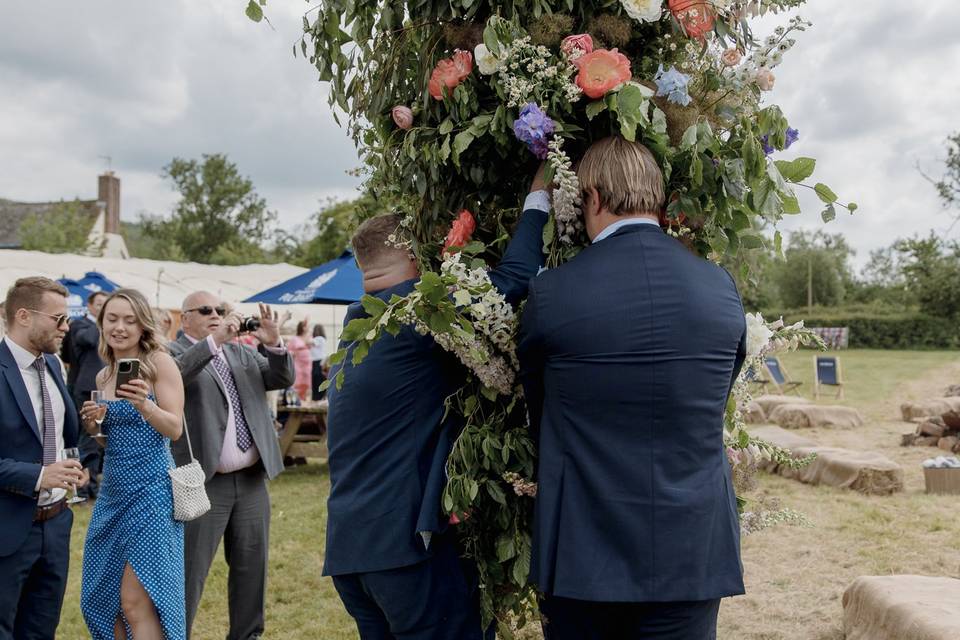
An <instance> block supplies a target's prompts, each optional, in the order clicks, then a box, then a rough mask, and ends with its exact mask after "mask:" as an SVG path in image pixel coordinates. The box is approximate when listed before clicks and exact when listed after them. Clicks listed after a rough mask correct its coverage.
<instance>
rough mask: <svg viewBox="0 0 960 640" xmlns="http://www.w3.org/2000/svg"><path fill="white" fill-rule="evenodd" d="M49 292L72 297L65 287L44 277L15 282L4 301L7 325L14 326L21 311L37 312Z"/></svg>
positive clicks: (31, 277)
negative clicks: (31, 310) (18, 312)
mask: <svg viewBox="0 0 960 640" xmlns="http://www.w3.org/2000/svg"><path fill="white" fill-rule="evenodd" d="M47 292H50V293H56V294H59V295H61V296H63V297H64V298H66V297H68V296H69V295H70V294H69V293H68V292H67V288H66V287H65V286H63V285H62V284H60V283H59V282H57V281H56V280H51V279H50V278H44V277H43V276H30V277H28V278H20V279H19V280H17V281H16V282H14V283H13V286H12V287H10V288H9V289H8V290H7V299H6V300H5V301H4V308H3V310H4V314H5V315H6V320H7V324H8V325H12V324H13V322H14V318H16V317H17V311H19V310H20V309H33V310H36V308H37V307H39V306H40V302H41V301H42V300H43V294H45V293H47Z"/></svg>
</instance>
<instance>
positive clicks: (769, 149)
mask: <svg viewBox="0 0 960 640" xmlns="http://www.w3.org/2000/svg"><path fill="white" fill-rule="evenodd" d="M799 139H800V132H799V131H797V130H796V129H794V128H793V127H787V134H786V141H785V142H784V144H783V149H784V151H786V150H787V149H789V148H790V146H791V145H792V144H793V143H794V142H796V141H797V140H799ZM760 144H761V145H763V152H764V153H765V154H767V155H770V154H771V153H773V152H774V151H776V149H774V148H773V145H771V144H770V134H767V135H765V136H763V137H762V138H760Z"/></svg>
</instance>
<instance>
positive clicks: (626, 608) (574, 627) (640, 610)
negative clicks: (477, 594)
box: [540, 596, 720, 640]
mask: <svg viewBox="0 0 960 640" xmlns="http://www.w3.org/2000/svg"><path fill="white" fill-rule="evenodd" d="M719 611H720V600H702V601H694V602H588V601H586V600H573V599H570V598H558V597H556V596H545V597H544V598H543V599H542V600H541V601H540V615H541V618H542V619H541V623H542V625H543V637H544V639H545V640H635V639H639V638H644V639H646V638H651V639H654V638H655V639H656V640H716V637H717V613H718V612H719Z"/></svg>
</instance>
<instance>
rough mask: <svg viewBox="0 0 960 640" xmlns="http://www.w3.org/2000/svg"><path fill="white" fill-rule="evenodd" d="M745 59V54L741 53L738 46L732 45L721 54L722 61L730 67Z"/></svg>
mask: <svg viewBox="0 0 960 640" xmlns="http://www.w3.org/2000/svg"><path fill="white" fill-rule="evenodd" d="M742 59H743V54H742V53H740V50H739V49H737V48H736V47H730V48H729V49H727V50H726V51H724V52H723V54H722V55H721V56H720V61H721V62H723V64H725V65H727V66H728V67H735V66H737V65H738V64H740V60H742Z"/></svg>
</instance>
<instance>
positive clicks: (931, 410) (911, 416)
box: [900, 398, 960, 422]
mask: <svg viewBox="0 0 960 640" xmlns="http://www.w3.org/2000/svg"><path fill="white" fill-rule="evenodd" d="M951 411H960V398H931V399H929V400H922V401H919V402H904V403H903V404H901V405H900V415H901V416H902V417H903V421H904V422H913V421H914V420H917V419H918V418H928V417H930V416H942V415H943V414H945V413H949V412H951Z"/></svg>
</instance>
